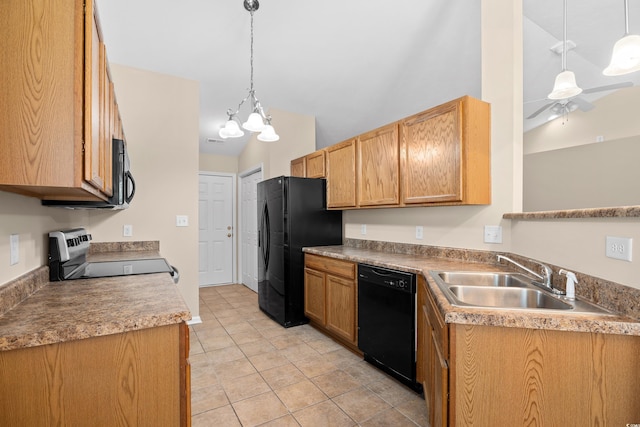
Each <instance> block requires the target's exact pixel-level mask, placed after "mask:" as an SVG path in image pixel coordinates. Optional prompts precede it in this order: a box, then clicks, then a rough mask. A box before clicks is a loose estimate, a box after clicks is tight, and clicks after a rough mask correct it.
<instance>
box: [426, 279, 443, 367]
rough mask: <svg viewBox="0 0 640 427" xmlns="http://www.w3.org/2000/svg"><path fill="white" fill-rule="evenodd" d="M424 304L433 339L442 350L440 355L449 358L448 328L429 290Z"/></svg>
mask: <svg viewBox="0 0 640 427" xmlns="http://www.w3.org/2000/svg"><path fill="white" fill-rule="evenodd" d="M426 297H427V298H426V301H425V303H426V306H427V314H428V316H429V323H431V327H432V328H433V339H434V341H435V342H436V344H438V345H439V346H440V349H441V350H442V357H443V358H444V359H449V330H448V328H447V324H446V323H445V322H444V319H443V318H442V315H441V314H440V311H439V310H438V308H437V306H436V303H435V301H434V300H433V297H432V296H431V292H427V293H426Z"/></svg>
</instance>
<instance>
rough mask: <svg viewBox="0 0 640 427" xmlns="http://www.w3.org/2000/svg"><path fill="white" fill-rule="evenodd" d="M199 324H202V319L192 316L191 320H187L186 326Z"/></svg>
mask: <svg viewBox="0 0 640 427" xmlns="http://www.w3.org/2000/svg"><path fill="white" fill-rule="evenodd" d="M199 323H202V319H201V318H200V316H194V317H192V318H191V320H187V325H189V326H191V325H197V324H199Z"/></svg>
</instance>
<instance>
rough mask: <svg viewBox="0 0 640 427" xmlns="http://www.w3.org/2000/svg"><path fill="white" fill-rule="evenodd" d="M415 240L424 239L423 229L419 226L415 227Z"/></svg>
mask: <svg viewBox="0 0 640 427" xmlns="http://www.w3.org/2000/svg"><path fill="white" fill-rule="evenodd" d="M416 239H418V240H422V239H424V228H423V227H422V226H421V225H416Z"/></svg>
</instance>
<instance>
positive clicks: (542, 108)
mask: <svg viewBox="0 0 640 427" xmlns="http://www.w3.org/2000/svg"><path fill="white" fill-rule="evenodd" d="M555 103H556V102H555V101H554V102H550V103H548V104H545V105H544V106H542V107H540V108H539V109H537V110H536V111H534V112H533V114H531V115H530V116H529V117H527V120H529V119H533V118H535V117H536V116H538V115H539V114H540V113H542V112H543V111H544V110H546V109H547V108H549V107H551V106H552V105H553V104H555Z"/></svg>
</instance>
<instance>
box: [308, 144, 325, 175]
mask: <svg viewBox="0 0 640 427" xmlns="http://www.w3.org/2000/svg"><path fill="white" fill-rule="evenodd" d="M306 163H307V178H325V177H326V176H327V173H326V170H325V152H324V150H318V151H316V152H315V153H311V154H308V155H307V156H306Z"/></svg>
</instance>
